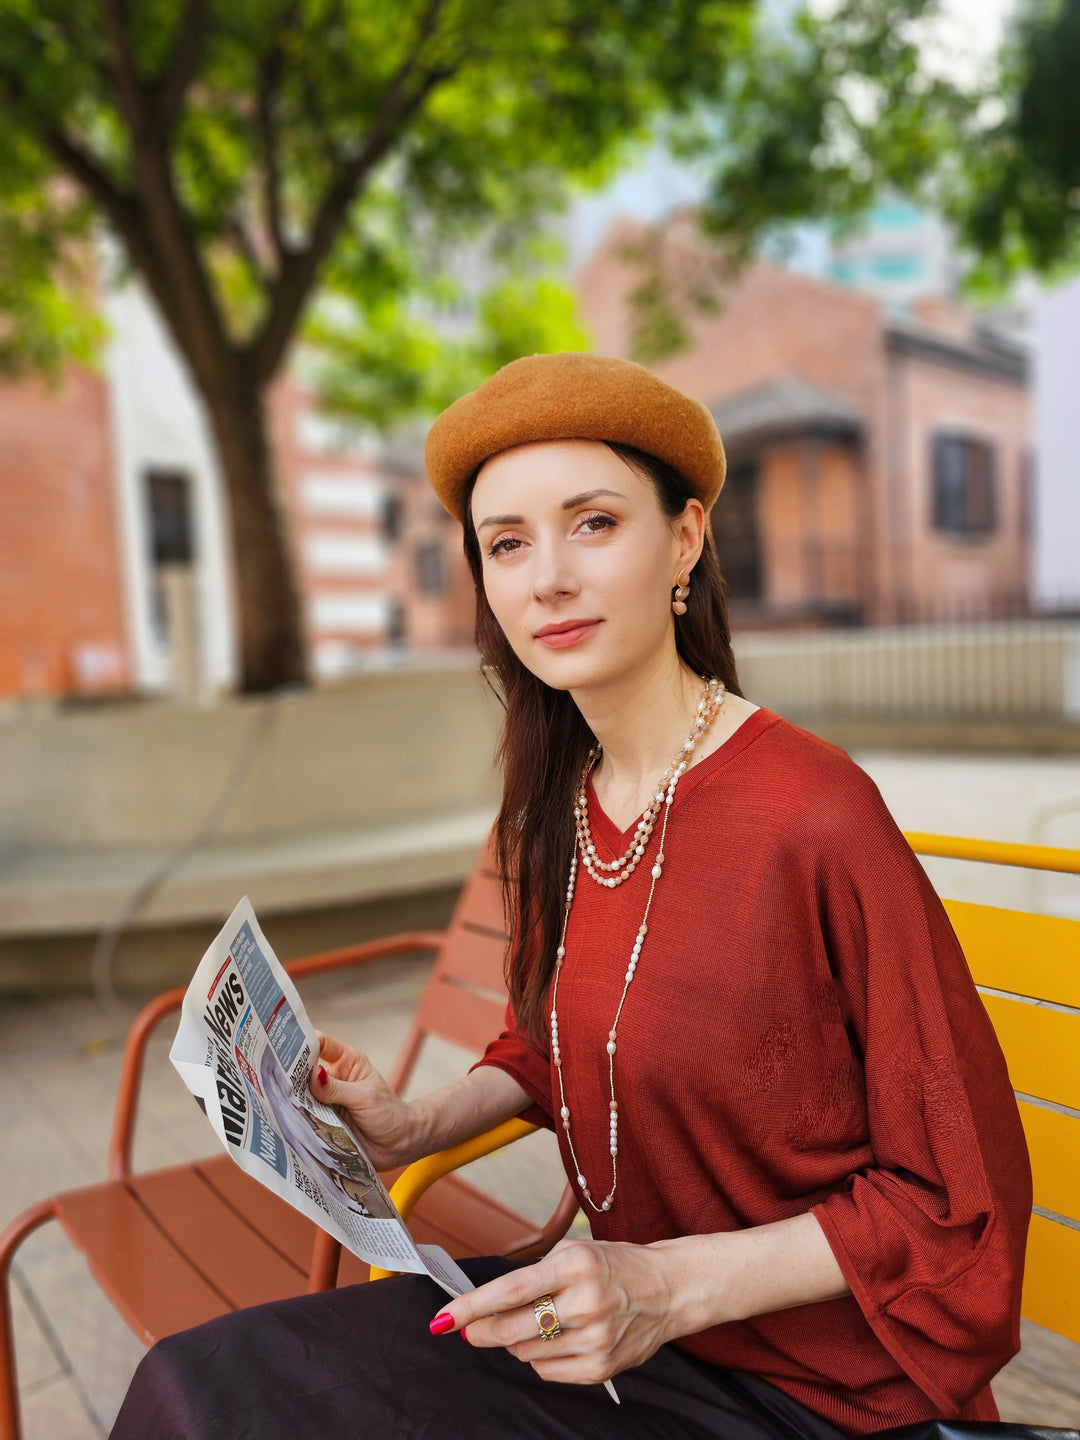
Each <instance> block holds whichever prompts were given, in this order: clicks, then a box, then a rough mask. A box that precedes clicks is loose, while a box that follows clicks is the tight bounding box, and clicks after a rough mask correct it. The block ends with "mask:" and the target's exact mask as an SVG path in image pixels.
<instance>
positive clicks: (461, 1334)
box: [458, 1325, 472, 1345]
mask: <svg viewBox="0 0 1080 1440" xmlns="http://www.w3.org/2000/svg"><path fill="white" fill-rule="evenodd" d="M458 1334H459V1335H460V1336H461V1338H462V1340H464V1341H465V1344H466V1345H471V1344H472V1341H471V1340H470V1339H469V1337H468V1335H466V1334H465V1326H464V1325H463V1326H462V1327H461V1329H460V1330H459V1331H458Z"/></svg>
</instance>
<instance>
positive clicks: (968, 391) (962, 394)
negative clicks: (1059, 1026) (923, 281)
mask: <svg viewBox="0 0 1080 1440" xmlns="http://www.w3.org/2000/svg"><path fill="white" fill-rule="evenodd" d="M634 233H635V232H634V229H633V227H632V226H630V225H629V224H628V223H621V224H620V225H618V226H616V227H615V229H614V231H613V232H612V233H611V234H610V235H609V237H608V239H607V241H606V243H605V244H604V245H602V246H601V247H600V248H599V249H598V250H597V251H596V252H595V254H594V255H593V256H592V258H591V259H590V261H589V262H588V263H587V264H586V266H585V267H584V269H583V270H582V272H581V274H580V276H579V282H578V283H579V291H580V296H581V304H582V309H583V313H584V318H585V320H586V323H587V324H588V326H589V327H590V329H591V332H592V337H593V342H594V345H595V348H596V349H597V350H599V351H601V352H605V353H608V354H629V353H630V351H631V343H630V337H631V328H632V321H633V313H632V310H631V306H630V302H629V296H630V293H631V291H632V290H633V288H634V286H635V285H637V284H638V283H639V282H640V275H639V273H638V272H636V271H635V270H634V268H633V267H632V266H631V265H630V264H628V263H627V262H626V261H625V260H624V259H623V258H622V256H623V255H625V254H626V253H627V245H626V242H627V241H628V240H630V239H632V238H633V235H634ZM662 264H663V266H664V269H665V272H666V273H667V275H668V277H669V279H670V280H671V282H672V284H673V286H674V287H676V288H677V286H678V285H679V283H680V278H679V277H680V276H683V275H686V274H688V273H691V272H692V271H693V267H694V266H698V267H699V268H700V265H701V252H700V251H699V250H698V249H697V248H696V246H695V243H694V241H693V239H692V237H691V233H690V231H689V228H687V229H685V230H684V231H683V232H682V233H679V232H678V231H675V232H674V233H673V235H672V236H671V237H670V239H669V241H668V246H667V250H666V253H665V255H664V257H663V261H662ZM720 302H721V303H720V306H719V309H718V310H716V311H715V312H709V313H701V312H694V311H692V310H687V311H686V313H685V323H686V325H687V328H688V331H689V334H690V343H689V344H688V346H687V347H686V349H685V350H684V351H683V352H682V353H680V354H679V355H678V356H677V357H675V358H674V359H671V360H669V361H667V362H666V363H664V364H662V365H659V366H657V367H656V368H657V372H658V373H659V374H661V375H662V376H663V377H664V378H665V379H666V380H669V381H670V382H671V383H672V384H673V385H677V386H678V387H679V388H680V389H682V390H685V391H686V392H687V393H688V394H691V395H694V396H696V397H697V398H698V399H700V400H702V401H704V402H705V404H707V405H708V406H709V407H710V409H711V410H712V412H713V414H714V416H715V417H716V421H717V424H718V426H719V428H720V432H721V434H722V436H723V437H724V442H725V445H726V448H727V451H728V458H729V464H730V472H729V479H728V482H727V485H726V486H725V489H724V493H723V495H722V496H721V499H720V501H719V503H718V504H717V507H716V510H715V511H714V531H715V533H716V538H717V543H718V548H719V550H720V555H721V561H722V564H723V566H724V569H725V572H726V574H727V577H728V581H729V585H730V586H731V590H732V596H733V606H732V609H733V619H735V620H736V621H741V622H742V623H773V622H778V623H779V622H790V621H792V620H802V619H810V620H816V621H821V620H825V621H829V620H838V621H855V622H858V621H878V620H889V619H892V618H896V617H898V616H899V617H903V616H907V615H910V614H913V613H927V614H934V613H942V612H946V613H947V612H949V611H950V610H974V611H984V612H986V611H992V610H993V609H994V608H995V607H1002V608H1003V607H1004V606H1005V605H1008V606H1009V607H1010V608H1016V607H1018V606H1019V605H1021V604H1022V603H1024V601H1026V598H1027V597H1028V595H1029V593H1030V583H1031V530H1032V523H1031V504H1032V502H1031V495H1030V493H1029V491H1030V473H1031V465H1030V458H1029V456H1030V440H1031V425H1032V420H1031V404H1030V396H1029V391H1028V381H1027V358H1026V355H1025V354H1024V352H1023V351H1022V350H1020V349H1019V348H1018V347H1017V346H1016V345H1015V344H1014V343H1011V342H1008V341H1006V340H1004V339H1001V338H998V337H996V336H994V335H993V334H992V333H990V332H988V331H985V330H983V329H981V328H980V327H979V326H978V325H977V324H976V322H975V321H974V319H973V317H972V316H971V314H970V313H968V312H967V311H965V310H963V309H961V308H960V307H958V306H954V305H952V304H949V303H948V302H944V301H924V302H921V303H918V304H916V305H914V306H913V307H912V309H911V311H910V313H909V314H907V315H906V316H904V317H900V316H898V315H896V314H894V313H888V312H887V311H886V310H885V309H884V308H883V307H882V305H881V304H880V302H879V301H877V300H875V299H874V298H872V297H870V296H867V295H863V294H859V293H857V292H855V291H852V290H850V289H846V288H842V287H838V286H835V285H831V284H826V283H822V282H821V281H818V280H814V279H810V278H808V277H806V276H804V275H800V274H796V273H793V272H791V271H787V270H783V269H779V268H776V267H772V266H767V265H758V266H755V267H754V268H753V269H751V270H750V271H748V272H747V273H746V274H744V275H743V276H742V277H741V278H740V279H739V280H738V281H737V282H735V283H734V284H730V285H727V286H725V287H724V288H723V289H722V290H721V291H720Z"/></svg>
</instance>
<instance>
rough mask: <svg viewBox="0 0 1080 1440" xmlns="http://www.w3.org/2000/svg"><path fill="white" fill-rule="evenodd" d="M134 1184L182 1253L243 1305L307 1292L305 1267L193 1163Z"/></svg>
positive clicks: (237, 1304) (228, 1297) (157, 1172)
mask: <svg viewBox="0 0 1080 1440" xmlns="http://www.w3.org/2000/svg"><path fill="white" fill-rule="evenodd" d="M226 1158H228V1157H226ZM130 1184H131V1188H132V1190H133V1191H134V1192H135V1194H136V1195H137V1196H138V1197H139V1199H140V1200H141V1201H142V1203H143V1204H144V1205H145V1207H146V1209H147V1210H148V1212H149V1213H150V1215H151V1216H152V1217H153V1219H154V1220H155V1221H156V1222H157V1224H158V1225H160V1227H161V1228H162V1230H164V1231H165V1233H166V1235H168V1236H169V1238H170V1239H171V1240H172V1242H173V1244H174V1245H175V1246H176V1247H177V1249H178V1250H179V1251H180V1252H181V1254H183V1255H184V1256H185V1257H186V1258H187V1259H188V1260H189V1261H190V1262H191V1264H192V1265H194V1267H195V1268H196V1269H197V1270H198V1271H199V1273H200V1274H202V1275H205V1276H206V1278H207V1279H208V1280H209V1281H210V1283H211V1284H212V1285H213V1286H214V1288H215V1289H216V1290H218V1291H220V1293H221V1294H222V1295H224V1297H225V1298H226V1300H228V1301H229V1303H230V1304H231V1305H232V1306H233V1307H234V1308H236V1309H237V1310H240V1309H244V1308H245V1307H246V1306H248V1305H262V1304H263V1303H265V1302H266V1301H268V1300H283V1299H285V1298H286V1296H289V1295H297V1294H300V1293H302V1292H303V1290H304V1288H305V1284H306V1278H307V1277H306V1271H305V1266H304V1265H303V1264H301V1265H299V1266H298V1265H294V1264H292V1263H290V1262H289V1261H288V1260H287V1259H286V1258H285V1257H284V1256H283V1255H282V1254H281V1252H280V1251H279V1250H277V1249H276V1248H275V1247H274V1246H273V1245H271V1244H270V1243H269V1242H268V1241H267V1240H266V1238H265V1237H264V1236H263V1235H261V1234H259V1232H258V1230H257V1229H254V1228H253V1227H252V1226H251V1225H250V1224H249V1223H248V1222H247V1221H245V1220H244V1219H242V1218H241V1217H240V1216H239V1215H238V1214H237V1213H236V1211H235V1210H234V1209H233V1208H232V1207H231V1206H230V1205H226V1204H225V1203H224V1201H223V1200H222V1198H221V1196H220V1195H219V1194H218V1192H217V1191H216V1190H215V1189H213V1187H212V1186H210V1185H208V1184H207V1183H206V1182H205V1181H204V1180H203V1178H202V1176H201V1175H200V1174H198V1172H197V1171H195V1170H194V1169H192V1168H191V1167H190V1166H188V1165H181V1166H177V1167H175V1168H173V1169H170V1170H155V1171H152V1172H151V1173H149V1174H146V1175H137V1176H135V1177H134V1178H133V1179H132V1181H131V1182H130ZM309 1259H310V1250H309V1252H308V1255H307V1256H305V1261H307V1260H309Z"/></svg>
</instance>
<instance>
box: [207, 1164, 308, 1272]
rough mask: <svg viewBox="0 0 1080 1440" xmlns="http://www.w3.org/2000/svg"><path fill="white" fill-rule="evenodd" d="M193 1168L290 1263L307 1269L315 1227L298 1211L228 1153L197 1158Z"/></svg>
mask: <svg viewBox="0 0 1080 1440" xmlns="http://www.w3.org/2000/svg"><path fill="white" fill-rule="evenodd" d="M196 1169H197V1170H198V1171H199V1174H200V1176H201V1178H202V1180H203V1182H204V1183H205V1184H208V1185H210V1186H212V1187H213V1189H214V1190H215V1191H216V1192H217V1193H218V1195H220V1196H221V1198H222V1200H223V1201H224V1202H225V1203H227V1204H229V1205H231V1206H232V1208H233V1209H234V1210H236V1211H238V1212H239V1213H240V1214H242V1215H246V1216H247V1217H248V1219H249V1220H250V1222H251V1224H252V1225H253V1226H254V1228H255V1229H256V1230H258V1231H259V1232H260V1233H261V1234H262V1235H265V1236H266V1239H267V1240H268V1241H269V1243H270V1244H271V1245H273V1246H274V1247H275V1248H276V1249H277V1250H279V1251H280V1252H281V1254H282V1255H284V1256H285V1257H286V1259H288V1260H289V1261H290V1262H291V1263H292V1264H293V1265H296V1266H299V1267H300V1269H301V1270H304V1271H306V1270H307V1268H308V1266H309V1265H310V1263H311V1247H312V1245H313V1244H314V1241H315V1226H314V1224H313V1223H312V1222H311V1221H310V1220H308V1219H307V1218H306V1217H305V1216H303V1215H301V1214H300V1212H299V1211H298V1210H294V1209H293V1207H292V1206H291V1205H287V1204H286V1203H285V1201H284V1200H282V1199H280V1198H279V1196H277V1195H275V1194H274V1192H273V1191H272V1190H268V1189H267V1188H266V1186H265V1185H260V1184H259V1182H258V1181H257V1180H253V1179H252V1178H251V1176H250V1175H245V1174H244V1172H243V1170H241V1169H240V1166H239V1165H237V1163H236V1162H235V1160H233V1159H232V1157H231V1156H229V1155H225V1154H222V1155H215V1156H214V1157H213V1159H211V1160H200V1161H199V1162H198V1163H197V1165H196Z"/></svg>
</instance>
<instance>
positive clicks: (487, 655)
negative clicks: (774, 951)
mask: <svg viewBox="0 0 1080 1440" xmlns="http://www.w3.org/2000/svg"><path fill="white" fill-rule="evenodd" d="M607 443H608V445H609V447H610V448H611V449H612V450H613V451H614V452H615V454H616V455H618V456H619V458H620V459H621V460H623V461H624V462H625V463H626V464H627V465H629V466H630V468H631V469H632V470H634V471H636V472H637V473H638V474H639V475H641V476H642V477H643V478H644V479H646V480H650V481H651V482H652V484H653V486H654V487H655V490H656V496H657V499H658V501H659V503H660V509H661V510H662V512H663V513H664V515H665V516H666V517H667V518H668V520H669V521H671V520H674V519H675V518H676V517H677V516H679V515H681V514H682V513H683V511H684V509H685V508H686V502H687V500H688V499H689V498H690V497H691V495H692V494H693V491H692V490H691V488H690V486H689V485H688V484H687V482H686V480H685V479H684V478H683V476H682V475H681V474H680V473H679V472H678V471H677V470H675V469H674V468H673V467H672V466H670V465H668V464H667V463H666V462H665V461H663V460H659V459H657V457H656V456H655V455H649V454H646V453H645V452H644V451H642V450H635V449H633V448H632V447H631V446H629V445H618V444H615V443H613V442H611V441H609V442H607ZM475 483H476V476H475V475H474V476H473V477H472V480H471V481H470V483H469V486H468V488H467V490H466V493H465V555H466V557H467V559H468V562H469V569H470V570H471V572H472V577H473V583H474V585H475V586H476V645H477V649H478V650H479V651H480V654H481V656H482V657H483V658H482V662H481V663H482V666H483V673H484V677H485V679H486V680H487V682H488V684H489V685H491V688H492V690H494V692H495V694H496V695H497V696H498V698H499V700H500V702H501V704H502V706H503V709H504V710H505V712H506V713H505V718H504V721H503V730H502V736H501V738H500V741H499V747H498V751H497V755H496V758H497V760H498V763H499V764H500V766H501V767H502V771H503V798H502V806H501V808H500V810H499V814H498V816H497V818H496V820H495V827H494V832H493V839H494V849H495V857H496V862H497V864H498V867H499V873H500V874H501V875H502V877H503V899H504V904H505V908H506V915H507V924H508V929H509V932H510V935H511V943H510V948H509V950H508V952H507V959H506V983H507V987H508V989H509V991H510V1000H511V1003H512V1005H513V1008H514V1015H515V1017H516V1019H517V1023H518V1026H519V1028H520V1029H521V1030H522V1031H523V1033H524V1034H525V1035H527V1036H528V1038H529V1039H530V1040H531V1041H532V1042H533V1043H534V1044H536V1045H538V1046H540V1047H541V1048H546V1045H547V1020H546V1016H547V988H548V982H549V981H550V979H551V973H552V969H553V967H554V964H555V948H556V946H557V945H558V943H559V932H560V929H561V927H562V916H563V908H564V906H565V903H566V879H567V875H568V872H569V869H570V859H571V856H572V855H573V850H574V822H573V806H572V803H571V800H572V796H573V794H574V786H575V784H576V782H577V780H578V777H579V776H580V774H581V769H582V766H583V765H584V764H585V760H586V757H587V755H588V753H589V749H590V747H591V746H592V744H593V743H594V736H593V734H592V731H591V730H590V729H589V727H588V725H586V723H585V720H584V719H583V717H582V714H581V711H580V710H579V709H578V708H577V706H576V705H575V704H574V701H573V698H572V697H571V695H570V692H569V691H567V690H555V689H552V687H551V686H550V685H545V684H544V682H543V681H542V680H540V679H539V678H538V677H537V676H536V675H534V674H533V673H532V671H531V670H529V669H528V668H527V667H526V666H525V665H523V664H522V662H521V661H520V660H519V659H518V657H517V656H516V655H515V654H514V651H513V650H512V649H511V647H510V644H509V642H508V641H507V638H506V636H505V635H504V634H503V631H502V627H501V626H500V625H499V623H498V621H497V620H496V619H495V616H494V615H493V614H492V611H491V607H490V606H489V605H488V602H487V596H486V595H485V593H484V579H483V560H482V558H481V554H480V544H479V541H478V539H477V536H476V531H475V529H474V528H473V523H472V515H471V510H470V507H471V502H472V492H473V486H474V485H475ZM726 590H727V586H726V584H725V582H724V578H723V576H722V575H721V573H720V564H719V561H718V559H717V555H716V548H715V546H714V544H713V539H712V532H711V530H710V529H709V528H708V527H707V528H706V532H705V546H704V549H703V550H702V552H701V556H700V558H699V560H698V562H697V564H696V565H695V566H694V572H693V584H692V585H691V586H690V597H689V599H688V600H687V602H686V603H687V610H686V614H685V615H683V616H681V617H680V618H679V619H678V620H677V621H676V623H675V648H676V649H677V651H678V653H679V655H680V656H681V657H682V659H683V660H684V661H685V662H686V664H687V665H689V666H690V668H691V669H692V670H694V671H695V672H696V673H697V674H699V675H714V676H716V677H717V679H719V680H722V681H723V682H724V684H725V686H726V687H727V689H728V690H729V691H730V692H731V693H732V694H733V695H741V694H742V691H741V690H740V689H739V682H738V678H737V676H736V673H735V657H734V655H733V654H732V650H731V634H730V630H729V628H728V618H727V602H726ZM493 681H497V682H498V685H497V687H496V685H495V684H494V683H493Z"/></svg>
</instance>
